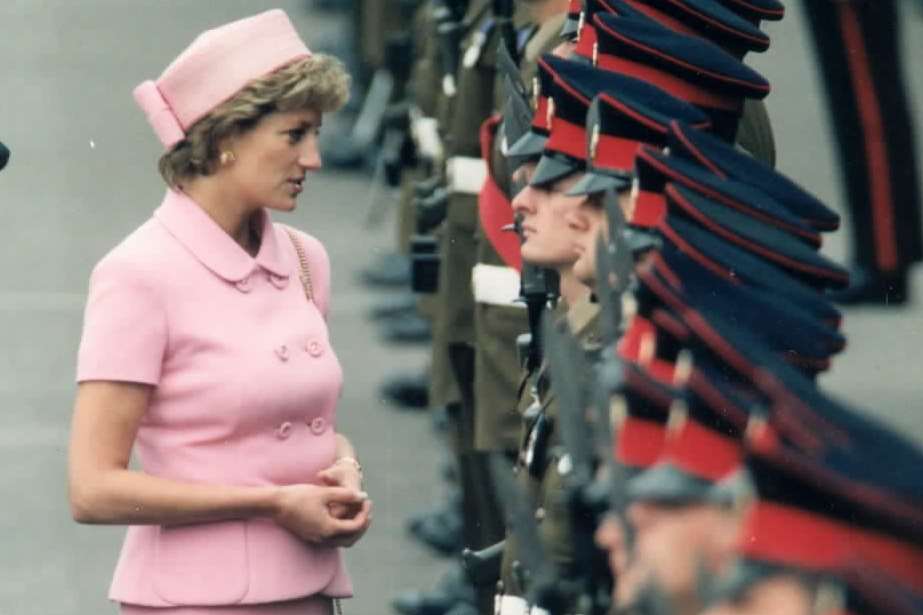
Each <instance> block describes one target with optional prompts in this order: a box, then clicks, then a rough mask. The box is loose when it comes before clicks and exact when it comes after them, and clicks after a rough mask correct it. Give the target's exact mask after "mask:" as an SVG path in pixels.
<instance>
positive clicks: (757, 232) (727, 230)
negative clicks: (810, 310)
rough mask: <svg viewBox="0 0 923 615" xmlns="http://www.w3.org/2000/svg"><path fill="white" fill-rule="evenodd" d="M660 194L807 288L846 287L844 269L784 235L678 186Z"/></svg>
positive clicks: (670, 204) (669, 186)
mask: <svg viewBox="0 0 923 615" xmlns="http://www.w3.org/2000/svg"><path fill="white" fill-rule="evenodd" d="M664 194H665V196H666V199H667V207H668V208H669V209H672V210H673V211H675V212H677V213H680V214H681V215H683V216H685V217H687V218H689V219H691V220H694V221H696V222H697V223H698V224H699V225H700V226H702V227H704V228H706V229H708V230H709V231H711V232H712V233H715V234H716V235H718V236H720V237H723V238H724V239H726V240H728V241H730V242H731V243H733V244H736V245H739V246H740V247H742V248H744V249H745V250H748V251H750V252H752V253H754V254H756V255H758V256H761V257H762V258H765V259H766V260H768V261H770V262H772V263H774V264H775V265H777V266H779V267H782V268H783V269H785V270H786V271H788V272H790V273H791V275H793V276H795V277H797V278H800V279H803V280H804V281H805V282H806V283H808V284H809V285H810V286H815V287H818V288H824V287H826V288H843V287H845V286H846V285H847V284H848V283H849V272H848V271H847V270H846V269H844V268H843V267H841V266H840V265H838V264H836V263H834V262H833V261H831V260H830V259H828V258H827V257H825V256H824V255H823V254H821V253H819V252H817V251H816V250H814V249H812V248H811V247H810V246H808V245H806V244H804V243H802V242H800V241H798V240H797V239H795V238H794V237H793V236H791V235H789V234H788V233H785V232H784V231H781V230H779V229H777V228H774V227H771V226H768V225H766V224H763V223H762V222H760V221H759V220H755V219H753V218H751V217H750V216H747V215H745V214H742V213H740V212H738V211H736V210H734V209H731V208H729V207H726V206H724V205H721V204H720V203H717V202H715V201H714V200H712V199H709V198H708V197H705V196H702V195H701V194H699V193H697V192H695V191H693V190H690V189H689V188H685V187H683V186H681V185H677V184H672V183H668V184H667V185H666V186H665V189H664Z"/></svg>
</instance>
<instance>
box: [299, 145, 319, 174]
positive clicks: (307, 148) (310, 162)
mask: <svg viewBox="0 0 923 615" xmlns="http://www.w3.org/2000/svg"><path fill="white" fill-rule="evenodd" d="M298 164H299V165H301V166H302V167H304V168H305V169H308V170H315V169H319V168H320V167H321V158H320V149H318V147H317V139H308V140H307V142H306V143H305V145H304V147H302V148H301V151H300V152H299V156H298Z"/></svg>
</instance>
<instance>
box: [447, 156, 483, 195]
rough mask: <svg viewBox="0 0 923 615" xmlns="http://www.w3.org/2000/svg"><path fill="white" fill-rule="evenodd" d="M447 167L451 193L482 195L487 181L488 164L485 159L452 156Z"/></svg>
mask: <svg viewBox="0 0 923 615" xmlns="http://www.w3.org/2000/svg"><path fill="white" fill-rule="evenodd" d="M445 166H446V177H447V178H448V183H449V192H450V193H452V194H456V193H461V194H480V193H481V188H482V187H483V186H484V181H486V180H487V164H486V163H485V162H484V159H483V158H474V157H471V156H452V157H451V158H449V159H448V160H447V161H446V165H445Z"/></svg>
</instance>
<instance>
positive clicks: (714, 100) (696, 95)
mask: <svg viewBox="0 0 923 615" xmlns="http://www.w3.org/2000/svg"><path fill="white" fill-rule="evenodd" d="M590 57H591V58H592V52H591V56H590ZM597 64H598V65H599V67H601V68H604V69H605V70H611V71H615V72H617V73H621V74H623V75H628V76H629V77H634V78H636V79H640V80H641V81H646V82H648V83H650V84H652V85H656V86H657V87H659V88H660V89H662V90H665V91H667V92H668V93H670V94H672V95H673V96H675V97H677V98H679V99H680V100H685V101H687V102H690V103H692V104H695V105H698V106H700V107H705V108H708V109H721V110H723V111H733V112H735V113H740V112H741V109H742V108H743V100H742V99H740V98H736V97H734V96H722V95H721V94H717V93H715V92H713V91H711V90H707V89H705V88H702V87H697V86H696V85H695V84H693V83H690V82H688V81H686V80H684V79H681V78H680V77H677V76H675V75H671V74H670V73H668V72H666V71H662V70H660V69H658V68H654V67H653V66H649V65H647V64H641V63H639V62H634V61H632V60H626V59H625V58H618V57H615V56H611V55H608V54H604V53H600V54H599V55H598V58H597Z"/></svg>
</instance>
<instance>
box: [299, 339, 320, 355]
mask: <svg viewBox="0 0 923 615" xmlns="http://www.w3.org/2000/svg"><path fill="white" fill-rule="evenodd" d="M304 349H305V350H307V351H308V354H309V355H311V356H312V357H319V356H321V355H322V354H324V347H323V345H322V344H321V343H320V342H318V341H317V340H308V342H307V343H306V344H305V345H304Z"/></svg>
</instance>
